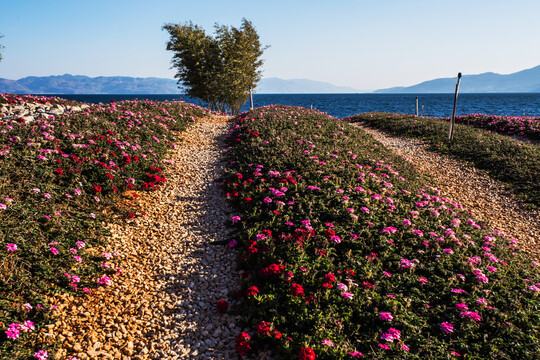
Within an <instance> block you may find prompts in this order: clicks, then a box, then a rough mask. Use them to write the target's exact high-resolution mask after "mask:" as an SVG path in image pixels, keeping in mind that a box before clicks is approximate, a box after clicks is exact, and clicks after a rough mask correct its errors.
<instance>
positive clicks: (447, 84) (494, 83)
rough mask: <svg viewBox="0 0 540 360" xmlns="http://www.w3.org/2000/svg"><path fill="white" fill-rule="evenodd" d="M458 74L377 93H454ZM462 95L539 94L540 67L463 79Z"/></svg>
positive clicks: (469, 76) (471, 76)
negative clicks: (506, 73)
mask: <svg viewBox="0 0 540 360" xmlns="http://www.w3.org/2000/svg"><path fill="white" fill-rule="evenodd" d="M456 81H457V74H456V76H454V77H451V78H442V79H434V80H429V81H424V82H422V83H420V84H416V85H413V86H407V87H403V86H401V87H393V88H389V89H381V90H376V91H375V92H376V93H409V94H410V93H417V94H425V93H452V92H454V91H455V88H456ZM459 91H460V92H461V93H538V92H540V65H539V66H536V67H534V68H532V69H527V70H522V71H519V72H516V73H513V74H508V75H501V74H496V73H492V72H487V73H483V74H478V75H466V74H464V75H463V77H462V78H461V84H460V88H459Z"/></svg>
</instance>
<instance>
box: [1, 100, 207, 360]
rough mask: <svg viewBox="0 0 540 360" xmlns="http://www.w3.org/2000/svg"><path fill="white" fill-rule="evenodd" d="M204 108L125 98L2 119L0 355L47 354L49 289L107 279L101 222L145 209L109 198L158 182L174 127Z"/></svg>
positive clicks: (86, 288) (114, 265)
mask: <svg viewBox="0 0 540 360" xmlns="http://www.w3.org/2000/svg"><path fill="white" fill-rule="evenodd" d="M2 99H4V100H5V101H6V103H9V104H11V105H20V104H23V103H24V102H27V101H32V102H33V101H39V102H49V103H62V104H64V103H65V102H64V101H63V100H62V99H57V98H43V97H39V98H36V97H29V96H26V97H21V96H15V95H2ZM206 113H207V111H206V110H205V109H202V108H199V107H197V106H195V105H191V104H185V103H183V102H159V103H158V102H151V101H126V102H119V103H111V104H109V105H92V106H90V107H89V108H87V109H85V110H84V111H82V112H79V113H71V114H67V115H65V116H61V117H57V118H55V117H54V116H52V117H50V118H49V119H47V120H35V121H32V122H28V123H27V122H25V120H24V119H23V118H18V119H14V120H9V121H3V122H0V174H1V175H0V268H1V269H2V271H1V273H0V357H2V358H4V356H6V358H7V357H8V356H9V357H10V358H13V359H18V358H27V356H29V355H33V354H34V353H37V351H38V350H43V351H45V350H44V349H43V348H42V346H45V345H46V344H43V343H40V342H39V341H38V340H37V336H36V334H37V333H38V332H39V330H40V329H41V328H43V326H44V325H46V324H47V323H48V322H50V319H51V317H52V316H54V310H55V307H54V306H51V303H50V302H49V299H50V296H51V295H52V294H54V293H59V292H67V293H71V294H84V293H85V292H87V293H88V292H91V291H92V289H94V288H96V287H97V286H103V285H111V284H113V283H114V280H113V278H114V276H113V274H115V273H117V272H120V271H122V270H121V268H120V261H119V258H118V255H119V254H117V253H115V252H114V250H109V249H114V244H108V240H107V238H106V236H105V235H106V234H107V231H105V228H104V227H103V223H102V222H103V221H123V220H124V219H129V218H134V217H136V216H141V215H143V213H141V212H134V211H130V210H129V209H126V207H122V208H119V207H115V204H116V203H117V202H118V200H119V199H122V198H130V197H132V196H137V195H136V193H135V192H134V191H138V190H146V189H154V188H159V186H160V184H162V183H163V182H165V181H166V177H165V175H164V173H166V167H167V161H166V156H167V152H168V151H169V150H170V149H172V148H173V147H174V146H175V144H174V143H175V142H176V141H177V139H176V135H175V132H176V131H182V130H184V129H185V128H186V127H187V126H188V125H189V123H191V122H193V121H194V119H195V117H202V116H205V115H206ZM41 354H43V353H41Z"/></svg>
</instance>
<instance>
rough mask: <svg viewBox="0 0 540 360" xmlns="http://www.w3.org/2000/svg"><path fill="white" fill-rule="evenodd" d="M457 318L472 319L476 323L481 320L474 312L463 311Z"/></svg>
mask: <svg viewBox="0 0 540 360" xmlns="http://www.w3.org/2000/svg"><path fill="white" fill-rule="evenodd" d="M459 316H460V317H466V318H469V319H473V320H474V321H476V322H478V321H480V320H482V318H481V317H480V315H479V314H478V313H477V312H476V311H463V312H462V313H461V314H460V315H459Z"/></svg>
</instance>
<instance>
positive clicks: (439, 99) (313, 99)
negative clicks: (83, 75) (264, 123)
mask: <svg viewBox="0 0 540 360" xmlns="http://www.w3.org/2000/svg"><path fill="white" fill-rule="evenodd" d="M56 96H60V97H63V98H66V99H70V100H76V101H81V102H90V103H100V102H102V103H108V102H109V101H111V100H115V101H121V100H132V99H149V100H156V101H163V100H179V99H182V100H184V101H187V102H192V103H195V104H199V105H203V104H202V103H200V102H199V101H198V100H196V99H190V98H189V97H186V96H183V95H144V94H141V95H56ZM417 96H418V103H419V112H420V115H421V114H422V105H423V106H424V115H425V116H437V117H447V116H450V115H452V105H453V102H454V95H453V94H255V95H254V96H253V98H254V105H255V107H258V106H264V105H273V104H280V105H291V106H302V107H306V108H311V107H312V108H314V109H318V110H320V111H324V112H326V113H328V114H329V115H332V116H335V117H338V118H343V117H347V116H351V115H355V114H360V113H364V112H371V111H385V112H392V113H402V114H414V111H415V102H416V97H417ZM248 109H249V103H246V105H245V106H244V110H248ZM472 113H484V114H490V115H512V116H523V115H526V116H536V117H540V94H460V95H459V97H458V102H457V109H456V114H458V115H465V114H472Z"/></svg>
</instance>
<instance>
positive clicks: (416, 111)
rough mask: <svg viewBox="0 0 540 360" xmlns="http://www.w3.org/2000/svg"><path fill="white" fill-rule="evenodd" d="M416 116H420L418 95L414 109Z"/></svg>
mask: <svg viewBox="0 0 540 360" xmlns="http://www.w3.org/2000/svg"><path fill="white" fill-rule="evenodd" d="M414 116H418V96H417V97H416V108H415V110H414Z"/></svg>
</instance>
